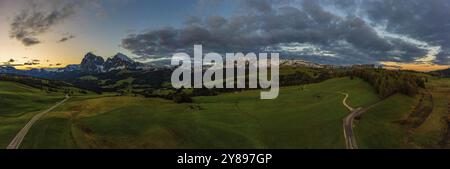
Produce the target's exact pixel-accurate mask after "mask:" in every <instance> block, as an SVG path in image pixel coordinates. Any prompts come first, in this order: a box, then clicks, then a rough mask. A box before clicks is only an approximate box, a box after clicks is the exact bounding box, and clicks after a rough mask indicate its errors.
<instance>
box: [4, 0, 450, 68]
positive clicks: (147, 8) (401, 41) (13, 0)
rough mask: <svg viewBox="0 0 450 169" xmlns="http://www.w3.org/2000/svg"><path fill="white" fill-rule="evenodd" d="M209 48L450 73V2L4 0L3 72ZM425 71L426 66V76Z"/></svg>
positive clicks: (139, 58) (343, 63)
mask: <svg viewBox="0 0 450 169" xmlns="http://www.w3.org/2000/svg"><path fill="white" fill-rule="evenodd" d="M194 44H202V45H203V48H204V50H207V51H214V52H219V53H225V52H255V53H259V52H279V53H280V54H281V56H282V57H285V58H299V59H304V60H309V61H313V62H317V63H323V64H342V65H345V64H365V63H374V64H380V63H382V64H389V65H395V66H398V65H400V66H404V67H410V68H413V69H418V70H426V69H434V68H443V67H445V66H446V65H450V57H449V56H450V1H448V0H432V1H428V0H276V1H275V0H227V1H225V0H152V1H141V0H34V1H33V0H0V64H12V65H15V64H17V65H22V64H26V65H27V66H34V67H36V66H38V67H39V66H40V67H46V66H57V65H66V64H73V63H79V62H80V60H81V58H82V57H83V55H84V54H85V53H87V52H94V53H96V54H97V55H101V56H104V57H108V56H112V55H114V54H115V53H117V52H122V53H124V54H127V55H129V56H131V57H133V58H134V59H137V60H139V61H151V60H154V59H158V58H164V57H170V56H171V54H172V53H174V52H181V51H184V52H190V51H191V50H192V49H193V45H194ZM424 67H425V68H424Z"/></svg>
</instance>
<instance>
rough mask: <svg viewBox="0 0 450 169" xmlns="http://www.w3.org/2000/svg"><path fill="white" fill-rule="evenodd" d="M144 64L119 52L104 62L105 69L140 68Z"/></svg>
mask: <svg viewBox="0 0 450 169" xmlns="http://www.w3.org/2000/svg"><path fill="white" fill-rule="evenodd" d="M142 66H143V64H142V63H139V62H136V61H134V60H132V59H130V58H129V57H128V56H126V55H124V54H122V53H117V54H116V55H114V56H113V57H112V58H108V59H107V60H106V62H105V64H104V69H105V71H111V70H120V69H138V68H140V67H142Z"/></svg>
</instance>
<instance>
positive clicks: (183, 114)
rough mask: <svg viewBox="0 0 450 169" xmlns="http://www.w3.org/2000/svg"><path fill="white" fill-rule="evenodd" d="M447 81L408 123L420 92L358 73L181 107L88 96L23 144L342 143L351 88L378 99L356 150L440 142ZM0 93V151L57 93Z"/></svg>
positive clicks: (354, 98)
mask: <svg viewBox="0 0 450 169" xmlns="http://www.w3.org/2000/svg"><path fill="white" fill-rule="evenodd" d="M449 86H450V81H449V80H448V79H432V80H430V83H428V85H427V90H424V91H425V92H428V93H431V95H432V98H433V103H432V104H433V109H432V112H431V113H430V114H429V115H428V114H427V116H426V118H425V119H424V120H423V121H420V125H418V126H415V127H411V126H408V125H405V124H403V122H404V121H406V120H410V119H411V116H412V115H411V114H413V113H411V112H414V109H417V108H416V107H417V105H419V103H420V102H419V99H420V97H419V95H418V96H416V97H410V96H405V95H402V94H396V95H393V96H391V97H389V98H387V99H385V100H382V101H381V102H379V101H380V100H379V98H378V95H377V94H376V93H375V91H374V89H373V88H372V87H371V86H370V85H369V84H367V83H366V82H364V81H362V80H360V79H358V78H355V79H350V78H334V79H330V80H327V81H325V82H322V83H317V84H309V85H301V86H290V87H283V88H281V90H280V95H279V97H278V98H277V99H275V100H260V99H259V94H260V91H259V90H250V91H243V92H235V93H224V94H220V95H218V96H199V97H194V98H193V100H194V102H193V103H184V104H176V103H174V102H172V101H168V100H163V99H156V98H144V97H131V96H116V95H115V94H110V95H108V94H103V95H95V94H92V93H88V94H86V95H77V96H75V97H73V98H72V99H70V100H69V101H68V102H66V103H65V104H63V105H62V106H61V107H59V108H57V109H55V110H54V111H53V112H50V113H49V114H47V115H46V116H44V117H43V118H42V119H41V120H39V121H38V122H37V123H36V124H35V125H34V126H33V127H32V128H31V130H30V132H29V133H28V135H27V136H26V138H25V140H24V142H23V145H22V148H345V144H344V138H343V132H342V119H343V118H344V117H345V116H346V115H347V114H348V113H349V112H348V110H346V108H345V107H344V106H343V105H342V99H343V98H344V96H343V95H341V94H338V93H337V92H346V93H349V100H348V102H349V104H350V105H351V106H352V107H367V106H370V105H372V104H374V103H377V104H376V106H374V107H373V108H371V109H369V110H368V111H367V112H365V113H364V114H363V115H362V117H361V119H359V120H358V121H357V122H356V123H355V134H356V139H357V141H358V145H359V146H360V148H440V147H448V143H447V142H448V141H447V140H448V138H446V137H443V135H445V134H447V133H445V132H446V131H447V130H446V129H447V125H448V117H447V116H448V107H447V106H448V105H447V104H448V100H449V98H448V93H449V92H450V90H449ZM0 89H1V90H0V97H2V98H5V99H2V100H1V102H0V104H1V105H4V106H1V107H0V112H1V114H0V135H1V136H2V137H0V147H6V145H7V144H8V143H9V141H10V140H11V139H12V137H14V135H15V134H16V133H17V132H18V130H20V128H21V127H23V125H24V124H25V123H26V122H27V121H28V120H29V119H30V118H31V117H32V116H33V115H34V114H36V113H39V112H40V111H42V110H45V109H46V108H48V107H50V106H51V105H53V104H54V103H55V102H57V101H60V100H61V99H62V98H63V95H64V94H63V93H62V92H55V93H48V92H45V91H42V90H39V89H35V88H32V87H29V86H25V85H22V84H18V83H14V82H0ZM74 90H78V89H74ZM378 102H379V103H378ZM18 103H20V104H18ZM426 103H427V104H429V103H428V102H426ZM414 118H416V117H414ZM414 120H415V119H414Z"/></svg>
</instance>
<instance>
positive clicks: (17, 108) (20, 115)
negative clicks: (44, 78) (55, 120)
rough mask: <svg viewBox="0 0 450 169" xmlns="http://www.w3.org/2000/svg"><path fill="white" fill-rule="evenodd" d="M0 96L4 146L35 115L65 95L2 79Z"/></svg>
mask: <svg viewBox="0 0 450 169" xmlns="http://www.w3.org/2000/svg"><path fill="white" fill-rule="evenodd" d="M0 98H1V101H0V148H4V147H6V146H7V145H8V144H9V142H10V141H11V140H12V138H13V137H14V136H15V134H16V133H17V132H18V131H19V130H20V129H21V128H22V127H23V126H24V125H25V123H26V122H28V121H29V120H30V119H31V117H32V116H33V115H35V114H37V113H39V112H40V111H41V110H44V109H47V108H49V107H51V106H52V105H53V104H55V103H56V102H58V101H60V100H62V99H63V98H64V95H63V94H62V93H51V94H49V93H46V92H43V91H41V90H38V89H35V88H31V87H28V86H25V85H22V84H19V83H13V82H3V81H0Z"/></svg>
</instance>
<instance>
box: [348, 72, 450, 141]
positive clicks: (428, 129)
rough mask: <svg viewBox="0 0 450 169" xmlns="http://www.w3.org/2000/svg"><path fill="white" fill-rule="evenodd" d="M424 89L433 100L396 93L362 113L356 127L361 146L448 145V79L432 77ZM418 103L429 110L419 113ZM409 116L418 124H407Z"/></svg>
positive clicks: (449, 81) (449, 82)
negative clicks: (428, 107)
mask: <svg viewBox="0 0 450 169" xmlns="http://www.w3.org/2000/svg"><path fill="white" fill-rule="evenodd" d="M423 92H424V93H427V94H430V95H431V98H432V99H431V100H427V99H426V98H423V100H424V101H422V102H420V99H421V95H417V96H416V97H408V96H405V95H401V94H397V95H394V96H391V97H389V98H388V99H386V100H383V101H382V102H380V103H379V104H378V105H377V106H376V107H374V108H372V109H370V110H368V111H367V112H365V113H364V114H363V115H362V118H361V120H360V121H359V122H358V123H356V126H357V127H356V128H355V133H356V138H357V140H358V143H359V144H360V148H446V147H448V143H447V140H448V139H449V138H448V133H447V132H448V131H447V128H448V124H449V121H448V116H449V113H450V112H449V107H448V104H449V101H450V97H449V94H450V79H432V80H430V82H429V83H428V85H427V89H426V90H424V91H423ZM419 105H422V107H423V106H431V107H432V110H431V111H430V112H425V114H422V115H420V111H417V109H418V108H417V107H418V106H419ZM417 112H419V113H417ZM417 114H419V115H418V116H417ZM411 119H412V120H415V121H418V123H416V124H415V125H409V124H408V121H409V120H411Z"/></svg>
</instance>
